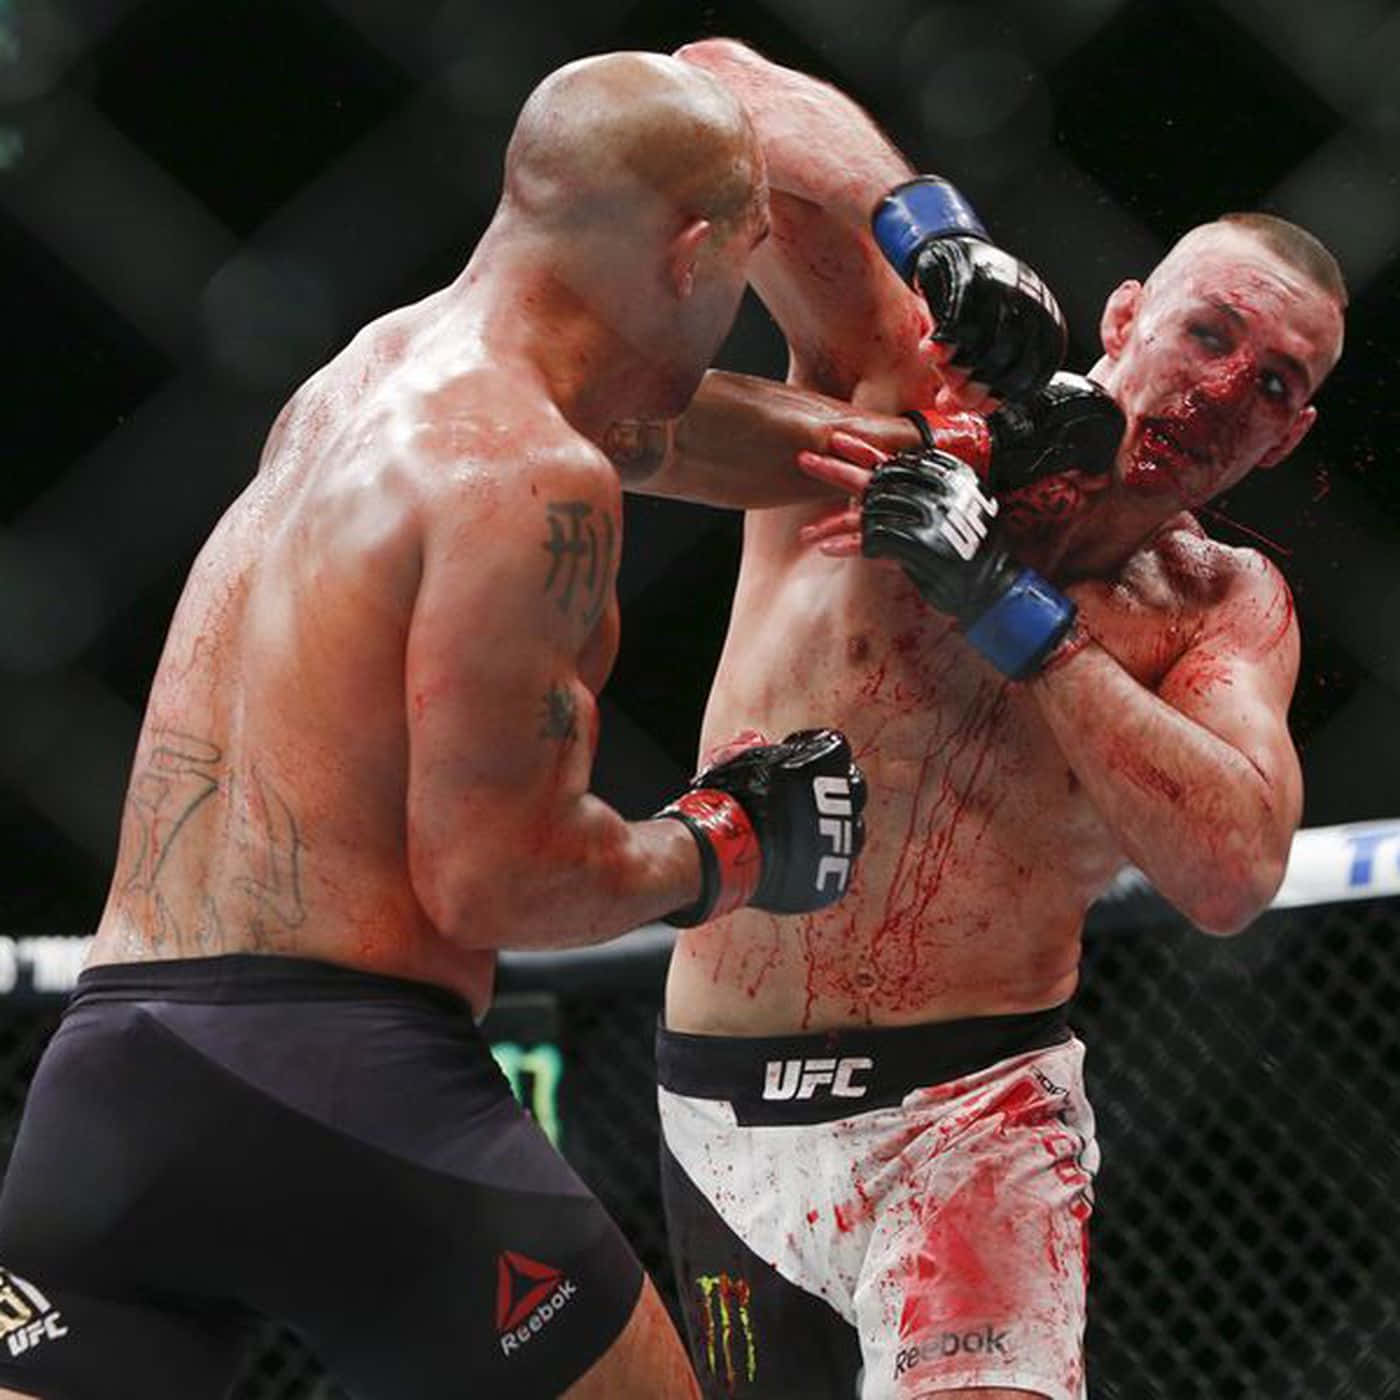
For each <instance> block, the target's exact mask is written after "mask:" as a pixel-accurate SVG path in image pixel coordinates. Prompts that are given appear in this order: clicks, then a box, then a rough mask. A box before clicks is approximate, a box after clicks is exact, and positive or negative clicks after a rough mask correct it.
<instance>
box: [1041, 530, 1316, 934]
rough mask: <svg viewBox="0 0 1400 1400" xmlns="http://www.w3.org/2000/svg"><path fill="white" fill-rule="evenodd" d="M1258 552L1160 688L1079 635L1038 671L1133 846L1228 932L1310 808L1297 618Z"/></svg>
mask: <svg viewBox="0 0 1400 1400" xmlns="http://www.w3.org/2000/svg"><path fill="white" fill-rule="evenodd" d="M1249 560H1250V562H1248V563H1247V564H1246V565H1245V568H1244V572H1243V575H1242V576H1241V577H1240V578H1239V579H1237V580H1236V581H1235V582H1234V583H1233V584H1232V585H1231V590H1230V595H1229V596H1228V597H1227V599H1226V600H1225V601H1224V602H1223V603H1222V604H1221V605H1220V607H1219V608H1218V609H1217V610H1216V611H1215V612H1214V613H1213V614H1212V615H1211V616H1210V617H1209V618H1208V620H1207V625H1206V628H1205V629H1204V630H1203V632H1202V634H1201V635H1200V636H1199V637H1197V638H1196V640H1195V641H1194V643H1193V644H1192V645H1191V646H1190V647H1189V648H1188V649H1187V651H1186V652H1185V654H1184V655H1183V656H1182V657H1181V658H1180V659H1179V660H1178V661H1177V662H1176V663H1175V664H1174V665H1173V666H1172V667H1171V669H1170V670H1169V671H1168V673H1167V674H1166V676H1165V677H1164V678H1163V680H1162V682H1161V683H1160V685H1159V686H1158V687H1157V690H1156V692H1155V693H1154V692H1153V691H1151V690H1149V689H1147V688H1146V687H1144V686H1142V685H1140V684H1139V683H1138V682H1137V681H1136V680H1135V679H1134V678H1133V677H1132V676H1131V675H1129V674H1128V672H1127V671H1126V670H1124V669H1123V667H1122V666H1120V665H1119V664H1118V662H1117V661H1116V660H1114V658H1113V657H1112V656H1110V655H1109V653H1108V652H1107V651H1105V650H1104V649H1103V648H1102V647H1101V646H1099V645H1098V644H1097V643H1096V642H1094V641H1092V640H1086V639H1085V638H1084V637H1083V636H1081V637H1080V638H1079V639H1077V640H1078V641H1081V642H1082V643H1083V644H1082V645H1080V646H1079V649H1078V650H1073V647H1074V645H1075V642H1070V643H1068V644H1067V646H1066V651H1067V652H1068V653H1069V654H1068V655H1066V656H1064V657H1063V658H1052V660H1051V662H1050V663H1049V665H1048V666H1047V667H1046V669H1045V670H1044V671H1043V672H1041V673H1040V675H1038V676H1037V677H1036V678H1035V679H1034V680H1032V681H1031V682H1029V689H1030V691H1031V693H1032V694H1033V695H1034V696H1035V698H1036V701H1037V702H1038V704H1039V706H1040V710H1041V713H1042V714H1043V715H1044V716H1045V718H1046V720H1047V721H1048V722H1049V725H1050V728H1051V729H1052V730H1053V731H1054V734H1055V737H1056V739H1057V740H1058V741H1059V744H1060V747H1061V749H1062V750H1063V752H1064V755H1065V757H1066V759H1067V760H1068V761H1069V764H1070V767H1071V768H1072V769H1073V770H1074V772H1075V774H1076V776H1077V777H1078V778H1079V779H1080V781H1081V782H1082V783H1083V784H1084V786H1085V788H1086V789H1087V791H1088V793H1089V795H1090V796H1091V797H1092V798H1093V800H1094V802H1095V803H1096V805H1097V806H1098V809H1099V811H1100V812H1101V813H1102V814H1103V816H1104V817H1105V819H1106V820H1107V821H1108V823H1109V825H1110V827H1111V828H1112V829H1113V830H1114V832H1115V833H1116V834H1117V835H1118V837H1119V839H1120V840H1121V841H1122V843H1123V847H1124V849H1125V850H1126V852H1127V854H1128V856H1129V858H1130V859H1131V860H1132V861H1133V862H1134V863H1135V864H1136V865H1138V866H1139V867H1140V868H1141V869H1142V870H1143V871H1144V872H1145V873H1146V875H1147V876H1148V878H1149V879H1150V880H1151V881H1152V882H1153V884H1154V885H1155V886H1156V887H1157V889H1158V890H1159V891H1160V892H1161V893H1162V895H1163V896H1164V897H1165V898H1166V899H1167V900H1169V901H1170V902H1171V903H1172V904H1173V905H1175V906H1176V907H1177V908H1178V909H1180V910H1181V911H1182V912H1183V913H1184V914H1186V915H1187V917H1188V918H1190V919H1191V920H1192V921H1193V922H1194V923H1195V924H1196V925H1197V926H1198V927H1200V928H1202V929H1204V930H1206V931H1207V932H1210V933H1220V934H1225V933H1234V932H1237V931H1238V930H1239V929H1241V928H1243V927H1244V925H1245V924H1247V923H1248V922H1249V921H1250V920H1251V919H1252V918H1254V916H1255V915H1256V914H1258V913H1259V912H1260V911H1261V910H1262V909H1263V908H1264V907H1265V906H1266V905H1267V904H1268V902H1269V900H1270V899H1271V898H1272V897H1273V895H1274V893H1275V892H1276V891H1277V889H1278V886H1279V884H1280V882H1281V881H1282V879H1283V871H1284V866H1285V865H1286V863H1287V859H1288V849H1289V843H1290V842H1291V840H1292V837H1293V833H1294V831H1295V829H1296V827H1297V825H1298V820H1299V816H1300V814H1301V809H1302V777H1301V773H1300V771H1299V765H1298V758H1297V754H1296V752H1295V750H1294V748H1293V743H1292V740H1291V739H1290V737H1289V734H1288V727H1287V710H1288V704H1289V699H1290V696H1291V694H1292V690H1293V684H1294V681H1295V680H1296V677H1297V672H1298V650H1299V643H1298V628H1297V623H1296V621H1295V620H1294V617H1293V608H1292V601H1291V599H1290V598H1289V596H1288V590H1287V587H1286V585H1285V584H1284V582H1283V580H1282V578H1280V577H1279V575H1278V573H1277V572H1276V571H1275V570H1274V569H1273V568H1272V566H1270V565H1269V564H1267V563H1266V562H1265V561H1263V560H1262V559H1259V558H1258V557H1257V556H1249ZM1071 591H1072V590H1071Z"/></svg>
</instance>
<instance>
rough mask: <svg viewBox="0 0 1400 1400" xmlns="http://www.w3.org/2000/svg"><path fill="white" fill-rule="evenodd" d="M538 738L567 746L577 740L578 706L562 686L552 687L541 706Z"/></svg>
mask: <svg viewBox="0 0 1400 1400" xmlns="http://www.w3.org/2000/svg"><path fill="white" fill-rule="evenodd" d="M540 738H541V739H558V740H559V741H560V742H561V743H564V744H569V743H572V742H573V740H575V739H576V738H578V706H577V703H576V702H575V700H574V697H573V695H572V694H570V692H569V691H567V690H565V689H564V687H563V686H562V685H552V686H550V688H549V692H548V694H546V695H545V697H544V701H543V702H542V705H541V714H540Z"/></svg>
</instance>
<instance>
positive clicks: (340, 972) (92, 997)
mask: <svg viewBox="0 0 1400 1400" xmlns="http://www.w3.org/2000/svg"><path fill="white" fill-rule="evenodd" d="M366 1000H368V1001H399V1002H403V1001H419V1002H423V1003H425V1004H427V1005H430V1006H433V1007H435V1008H437V1009H439V1010H443V1011H450V1012H454V1013H464V1014H466V1015H468V1016H470V1015H471V1007H470V1005H469V1004H468V1002H467V1001H466V1000H465V998H463V997H460V996H458V995H457V993H456V992H454V991H451V990H450V989H449V988H447V987H440V986H437V985H435V984H433V983H431V982H416V981H414V980H412V979H411V978H408V977H389V976H385V975H384V974H382V973H378V972H365V971H363V970H362V969H360V968H354V967H341V966H339V965H338V964H336V963H328V962H320V961H318V960H316V959H314V958H284V957H279V956H276V955H273V954H266V953H224V954H221V955H220V956H218V957H212V958H171V959H167V960H158V961H149V962H132V963H103V964H100V965H99V966H97V967H89V968H86V969H85V970H84V971H83V972H81V973H79V974H78V981H77V985H76V986H75V987H74V989H73V994H72V996H71V997H70V998H69V1002H68V1006H69V1009H70V1010H71V1009H72V1008H74V1007H77V1006H80V1005H86V1004H89V1003H94V1002H107V1001H186V1002H218V1003H228V1004H235V1003H245V1002H276V1001H288V1002H297V1001H366Z"/></svg>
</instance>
